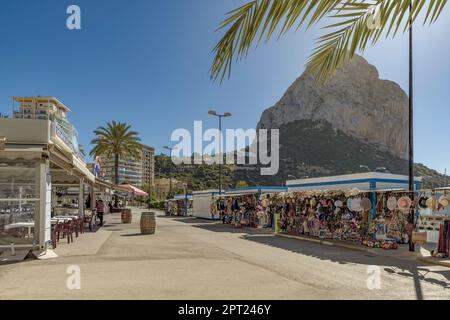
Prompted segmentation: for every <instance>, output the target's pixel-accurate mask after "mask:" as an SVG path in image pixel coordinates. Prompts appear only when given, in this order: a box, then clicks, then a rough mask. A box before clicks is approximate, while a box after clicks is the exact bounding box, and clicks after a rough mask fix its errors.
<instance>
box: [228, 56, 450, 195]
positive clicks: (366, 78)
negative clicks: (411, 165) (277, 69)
mask: <svg viewBox="0 0 450 320" xmlns="http://www.w3.org/2000/svg"><path fill="white" fill-rule="evenodd" d="M257 128H258V129H260V128H265V129H280V170H279V172H278V174H277V175H275V176H260V175H258V174H257V173H255V171H254V170H253V171H246V170H245V168H240V167H239V166H238V171H237V172H236V175H237V177H239V178H240V179H242V180H248V181H255V182H258V183H259V184H280V183H283V182H284V181H286V180H287V179H289V178H291V177H290V176H295V177H297V178H303V177H310V178H312V177H320V176H330V175H339V174H348V173H359V172H361V171H364V169H361V167H360V165H365V166H368V167H369V168H371V169H372V170H375V168H378V167H386V168H387V169H388V170H389V171H390V172H392V173H397V174H404V175H407V174H408V161H407V155H408V153H407V152H408V97H407V95H406V94H405V92H404V91H403V90H402V89H401V88H400V86H399V85H397V84H396V83H394V82H392V81H387V80H381V79H380V78H379V75H378V71H377V69H376V68H375V67H374V66H372V65H370V64H369V63H368V62H367V61H366V60H365V59H364V58H362V57H360V56H356V57H355V58H354V60H353V61H352V62H351V63H350V64H349V65H347V66H345V67H344V68H341V69H340V70H338V71H337V72H336V74H335V75H334V76H333V77H332V78H331V79H330V80H328V81H327V82H326V83H324V84H323V83H319V82H317V81H315V80H314V79H313V78H312V77H311V76H310V75H308V73H307V72H305V73H304V74H303V75H302V76H300V78H298V79H297V80H296V81H295V82H294V83H293V84H292V85H291V87H290V88H289V89H288V90H287V92H286V93H285V94H284V96H283V97H282V98H281V100H280V101H279V102H278V103H277V104H276V105H275V106H273V107H271V108H269V109H267V110H265V111H264V112H263V114H262V116H261V120H260V121H259V123H258V125H257ZM415 172H416V176H422V177H423V187H440V186H447V185H449V182H450V177H448V176H445V175H442V174H440V173H438V172H436V171H435V170H432V169H429V168H427V167H426V166H424V165H422V164H416V165H415ZM236 179H237V178H236Z"/></svg>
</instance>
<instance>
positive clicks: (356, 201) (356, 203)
mask: <svg viewBox="0 0 450 320" xmlns="http://www.w3.org/2000/svg"><path fill="white" fill-rule="evenodd" d="M350 209H351V210H352V211H355V212H360V211H362V208H361V198H353V199H352V206H351V208H350Z"/></svg>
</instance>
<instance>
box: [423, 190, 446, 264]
mask: <svg viewBox="0 0 450 320" xmlns="http://www.w3.org/2000/svg"><path fill="white" fill-rule="evenodd" d="M418 199H419V200H418V208H419V210H418V219H417V221H418V223H417V225H418V232H417V234H416V237H417V238H421V239H420V240H419V242H420V244H422V246H423V248H424V249H427V250H429V251H430V253H431V254H432V255H433V256H434V257H437V258H448V257H450V188H438V189H432V190H422V191H421V192H420V195H419V198H418Z"/></svg>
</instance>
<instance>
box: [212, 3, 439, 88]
mask: <svg viewBox="0 0 450 320" xmlns="http://www.w3.org/2000/svg"><path fill="white" fill-rule="evenodd" d="M446 4H447V0H431V1H430V0H252V1H249V2H248V3H247V4H245V5H243V6H241V7H239V8H236V9H234V10H232V11H230V12H229V13H228V15H227V18H226V19H225V20H224V21H223V22H222V23H221V25H220V26H219V29H218V30H221V31H222V30H225V34H224V35H223V37H222V38H221V40H220V41H219V42H218V43H217V45H216V47H215V48H214V54H215V58H214V61H213V64H212V67H211V78H212V79H214V80H217V79H218V78H220V80H221V81H222V80H223V79H224V78H225V77H226V76H228V77H229V76H230V72H231V65H232V63H233V60H234V59H236V60H239V59H242V58H244V57H246V56H247V54H248V52H249V49H250V48H251V46H252V44H253V43H259V42H260V41H262V40H266V41H267V40H269V39H270V38H271V37H272V36H273V35H274V34H278V37H280V36H282V35H283V34H285V33H286V32H287V31H289V30H291V29H293V28H295V29H298V28H300V27H302V26H303V25H305V26H306V27H307V28H308V27H311V26H312V25H314V24H316V23H318V22H319V21H322V20H324V21H326V22H327V21H330V22H329V23H326V25H325V27H324V28H323V29H325V30H327V31H328V32H326V33H325V34H324V35H322V36H321V37H319V38H318V39H317V41H316V47H315V49H314V52H313V53H312V54H311V55H310V57H309V60H308V63H307V68H308V70H309V72H310V73H311V74H312V75H313V76H315V78H316V79H319V80H325V79H326V78H327V77H328V76H330V75H331V74H333V72H334V71H335V70H336V69H337V68H339V67H340V66H341V65H343V64H344V63H346V62H347V61H350V60H351V59H352V58H353V56H354V54H355V52H356V51H364V49H365V48H366V47H367V45H368V44H369V43H370V44H371V45H375V44H376V43H377V41H378V40H379V39H380V36H381V35H383V34H384V35H385V36H386V37H388V36H392V37H394V36H395V35H397V33H398V31H399V30H403V31H407V30H408V28H409V27H410V24H411V25H412V23H414V22H415V20H416V19H417V17H418V15H419V13H421V12H422V11H424V10H425V16H424V19H423V23H424V24H426V23H429V24H431V23H434V22H435V21H436V20H437V19H438V18H439V16H440V14H441V12H442V10H443V8H444V7H445V5H446Z"/></svg>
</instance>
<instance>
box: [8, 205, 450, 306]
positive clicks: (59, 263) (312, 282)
mask: <svg viewBox="0 0 450 320" xmlns="http://www.w3.org/2000/svg"><path fill="white" fill-rule="evenodd" d="M139 217H140V213H139V212H135V214H134V216H133V223H132V224H131V225H124V224H120V221H119V220H120V219H119V218H118V216H117V215H116V216H108V217H107V221H108V223H107V224H106V226H105V227H104V228H102V229H100V230H98V231H97V232H96V233H92V234H84V235H82V236H81V238H79V239H76V240H75V243H73V244H71V245H67V244H63V243H61V245H60V246H59V247H58V248H57V249H56V250H55V251H56V253H57V254H58V255H59V258H57V259H51V260H26V261H25V262H22V263H19V264H9V265H0V298H1V299H18V298H25V299H37V298H39V299H327V298H329V299H418V298H419V299H449V298H450V281H449V279H450V269H449V268H446V267H441V266H428V265H425V264H423V263H421V262H417V261H416V260H415V259H410V258H402V259H397V258H391V257H386V256H379V255H376V256H375V255H372V254H369V253H366V252H361V251H356V250H349V249H345V248H337V247H331V246H326V245H320V244H316V243H311V242H305V241H300V240H296V239H287V238H282V237H278V236H273V235H271V234H266V233H263V232H258V231H257V230H253V231H252V230H248V229H234V228H232V227H230V226H224V225H222V224H221V223H217V222H209V221H204V220H197V219H193V218H181V217H179V218H177V217H164V216H159V217H158V220H157V234H156V235H151V236H141V235H140V234H139ZM71 265H77V266H79V267H80V270H81V289H80V290H69V289H67V286H66V281H67V278H68V277H69V274H67V273H66V271H67V268H68V267H69V266H71ZM374 265H375V266H379V267H380V270H381V278H380V279H381V289H379V290H369V289H368V288H367V278H368V277H369V276H370V275H369V274H367V269H368V267H369V266H374Z"/></svg>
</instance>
